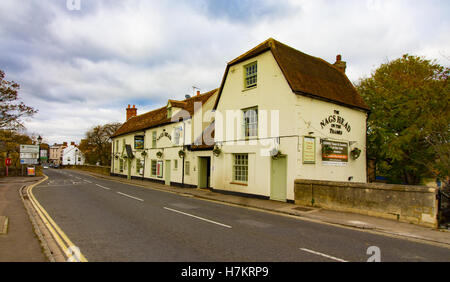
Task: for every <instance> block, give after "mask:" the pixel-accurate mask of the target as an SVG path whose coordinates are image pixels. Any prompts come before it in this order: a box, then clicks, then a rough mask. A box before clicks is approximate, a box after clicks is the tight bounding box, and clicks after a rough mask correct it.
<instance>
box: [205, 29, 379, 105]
mask: <svg viewBox="0 0 450 282" xmlns="http://www.w3.org/2000/svg"><path fill="white" fill-rule="evenodd" d="M266 51H271V52H272V54H273V56H274V58H275V60H276V62H277V64H278V66H279V67H280V69H281V71H282V72H283V74H284V76H285V77H286V80H287V82H288V83H289V86H290V87H291V89H292V91H293V92H294V93H296V94H299V95H306V96H310V97H314V98H318V99H322V100H325V101H330V102H335V103H337V104H343V105H346V106H350V107H356V108H359V109H363V110H366V111H367V110H370V109H369V107H368V106H367V104H366V103H365V102H364V100H363V99H362V97H361V96H360V95H359V93H358V92H357V91H356V89H355V87H354V86H353V84H352V83H351V82H350V80H349V79H348V78H347V76H346V75H345V74H344V73H342V72H341V71H339V70H338V69H337V68H336V67H335V66H333V65H332V64H330V63H328V62H326V61H325V60H322V59H320V58H317V57H313V56H310V55H307V54H305V53H302V52H300V51H298V50H296V49H294V48H292V47H289V46H287V45H285V44H283V43H280V42H278V41H276V40H274V39H272V38H269V39H268V40H266V41H264V42H263V43H261V44H259V45H258V46H256V47H255V48H253V49H251V50H250V51H248V52H246V53H244V54H242V55H241V56H239V57H237V58H236V59H234V60H232V61H231V62H229V63H228V65H227V68H226V70H225V74H224V77H223V79H222V84H221V86H220V88H219V95H218V97H217V99H216V104H215V106H214V108H217V105H218V103H219V100H220V96H221V94H222V89H223V85H224V83H225V80H226V77H227V74H228V69H229V67H230V66H232V65H235V64H238V63H240V62H243V61H245V60H248V59H250V58H252V57H255V56H257V55H260V54H262V53H264V52H266Z"/></svg>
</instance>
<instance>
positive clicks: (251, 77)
mask: <svg viewBox="0 0 450 282" xmlns="http://www.w3.org/2000/svg"><path fill="white" fill-rule="evenodd" d="M244 69H245V77H244V85H245V88H251V87H255V86H256V83H257V77H258V64H257V63H256V62H253V63H251V64H248V65H245V66H244Z"/></svg>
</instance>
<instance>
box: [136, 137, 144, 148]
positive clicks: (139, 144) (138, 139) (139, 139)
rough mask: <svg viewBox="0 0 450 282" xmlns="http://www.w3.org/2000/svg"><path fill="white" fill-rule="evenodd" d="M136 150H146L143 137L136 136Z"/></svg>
mask: <svg viewBox="0 0 450 282" xmlns="http://www.w3.org/2000/svg"><path fill="white" fill-rule="evenodd" d="M134 148H135V149H136V150H143V149H144V136H142V135H136V136H134Z"/></svg>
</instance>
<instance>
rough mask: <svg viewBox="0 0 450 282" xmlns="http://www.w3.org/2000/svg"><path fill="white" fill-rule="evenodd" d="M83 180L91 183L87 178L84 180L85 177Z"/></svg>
mask: <svg viewBox="0 0 450 282" xmlns="http://www.w3.org/2000/svg"><path fill="white" fill-rule="evenodd" d="M83 180H84V181H86V182H87V183H92V182H91V181H89V180H86V179H83Z"/></svg>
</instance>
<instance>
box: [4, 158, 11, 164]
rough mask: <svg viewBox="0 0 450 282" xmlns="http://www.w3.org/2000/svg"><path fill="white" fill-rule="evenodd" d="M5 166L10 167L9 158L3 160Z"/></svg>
mask: <svg viewBox="0 0 450 282" xmlns="http://www.w3.org/2000/svg"><path fill="white" fill-rule="evenodd" d="M5 165H6V166H10V165H11V159H10V158H6V159H5Z"/></svg>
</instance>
